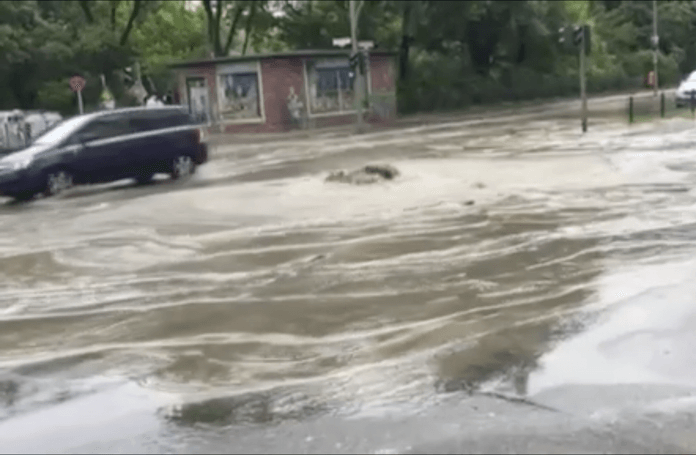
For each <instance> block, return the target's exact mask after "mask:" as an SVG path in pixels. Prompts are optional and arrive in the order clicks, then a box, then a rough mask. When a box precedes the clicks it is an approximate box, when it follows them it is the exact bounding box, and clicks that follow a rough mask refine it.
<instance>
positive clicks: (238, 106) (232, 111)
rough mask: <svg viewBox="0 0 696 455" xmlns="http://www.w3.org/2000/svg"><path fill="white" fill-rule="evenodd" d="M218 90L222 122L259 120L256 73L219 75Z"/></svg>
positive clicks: (259, 107)
mask: <svg viewBox="0 0 696 455" xmlns="http://www.w3.org/2000/svg"><path fill="white" fill-rule="evenodd" d="M218 90H219V96H218V101H219V104H220V117H221V118H222V120H239V119H253V118H261V106H260V104H259V98H260V97H259V83H258V74H257V73H256V72H249V73H226V74H220V75H219V76H218Z"/></svg>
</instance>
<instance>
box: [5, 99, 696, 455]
mask: <svg viewBox="0 0 696 455" xmlns="http://www.w3.org/2000/svg"><path fill="white" fill-rule="evenodd" d="M624 101H625V100H623V99H618V100H616V101H612V100H609V101H605V103H604V104H601V103H595V104H594V106H595V107H594V109H595V111H594V117H593V118H594V121H593V122H591V123H590V128H591V131H590V133H589V134H587V135H585V136H581V135H580V133H579V125H578V121H577V120H576V119H574V118H573V116H574V115H575V111H574V110H573V109H574V106H569V105H567V104H559V105H555V106H551V107H549V106H547V107H546V108H545V109H528V110H527V111H523V112H517V113H505V112H503V113H500V114H499V115H498V116H496V117H495V118H487V119H481V120H476V119H463V120H458V121H452V122H449V123H447V124H440V125H429V126H422V127H411V128H405V129H401V130H391V131H381V132H376V133H371V134H368V135H364V136H358V137H347V136H344V135H341V134H319V135H317V136H315V137H311V138H297V139H292V140H290V139H286V140H282V141H275V142H274V141H266V142H263V143H253V142H249V143H243V144H239V143H237V144H235V145H233V146H220V147H218V148H217V149H216V150H215V153H214V159H213V160H212V161H211V162H210V163H208V164H207V165H205V166H203V167H202V168H201V169H199V173H198V174H197V175H196V176H195V177H194V179H193V180H191V181H189V182H185V183H173V182H169V181H167V180H166V179H164V180H161V181H158V182H156V183H155V184H153V185H148V186H144V187H136V186H134V185H131V184H128V183H123V184H115V185H109V186H103V187H90V188H79V189H75V190H73V191H72V192H71V193H70V194H67V195H65V196H63V197H60V198H56V199H46V200H37V201H35V202H34V203H32V204H11V203H6V204H4V205H3V206H2V207H0V232H2V233H3V235H2V237H0V258H1V259H0V260H1V261H2V267H0V289H1V291H0V451H2V452H14V453H17V452H46V453H48V452H71V453H78V452H146V453H163V452H195V453H210V452H216V453H220V452H231V453H250V452H253V453H264V452H312V453H326V452H350V453H365V452H370V453H398V452H431V453H432V452H465V453H466V452H469V453H486V452H508V453H519V452H529V453H534V452H555V453H560V452H566V453H571V452H572V453H596V452H622V453H646V452H657V453H659V452H666V453H674V452H677V451H680V452H693V451H694V450H696V438H694V437H693V436H692V434H693V431H692V430H693V427H694V425H693V416H694V409H695V408H694V390H696V379H694V378H696V374H694V373H696V371H695V370H696V367H694V365H696V362H694V360H696V359H695V358H694V354H693V352H694V351H693V349H692V346H693V345H694V342H695V341H696V339H695V337H696V335H694V333H696V331H694V328H696V310H694V308H695V307H694V302H693V300H694V297H693V296H694V295H696V293H694V292H693V291H694V290H696V289H693V286H694V285H693V284H692V283H694V280H693V279H692V278H693V276H692V275H693V274H694V273H696V267H694V266H695V265H696V263H695V262H694V260H693V257H694V254H693V248H694V247H693V239H694V238H695V236H696V234H694V233H693V232H694V226H695V223H696V209H695V207H696V193H694V191H693V190H692V188H693V185H692V183H693V181H694V179H696V157H695V156H694V155H693V149H694V143H696V130H695V129H694V125H693V123H692V122H689V121H684V120H675V121H670V122H664V123H661V124H658V123H654V124H643V125H636V126H633V127H631V128H627V127H626V125H625V124H624V119H622V118H621V116H620V115H621V113H622V110H623V102H624ZM591 106H592V105H591ZM368 162H388V163H390V164H392V165H394V166H396V167H397V168H398V169H399V170H400V171H401V174H402V175H401V176H400V178H399V179H397V180H395V181H393V182H388V183H384V184H378V185H372V186H360V187H355V186H348V185H340V184H327V183H324V181H323V179H324V177H325V176H326V175H327V174H328V172H329V171H331V170H334V169H337V168H352V167H356V166H360V165H363V164H366V163H368ZM472 200H473V201H474V202H475V203H474V205H471V204H470V203H469V201H472Z"/></svg>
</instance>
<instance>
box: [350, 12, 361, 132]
mask: <svg viewBox="0 0 696 455" xmlns="http://www.w3.org/2000/svg"><path fill="white" fill-rule="evenodd" d="M348 7H349V13H350V41H351V50H352V54H353V55H358V40H357V34H358V15H359V14H360V9H361V7H362V1H356V0H350V1H349V2H348ZM353 93H354V98H355V104H356V111H357V119H356V120H357V131H358V133H362V132H363V130H364V125H363V105H364V100H363V96H364V94H363V74H362V70H361V68H360V65H356V68H355V90H354V92H353Z"/></svg>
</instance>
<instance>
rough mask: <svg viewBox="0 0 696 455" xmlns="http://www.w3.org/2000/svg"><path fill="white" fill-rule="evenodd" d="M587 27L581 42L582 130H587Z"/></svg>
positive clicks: (584, 29) (583, 30)
mask: <svg viewBox="0 0 696 455" xmlns="http://www.w3.org/2000/svg"><path fill="white" fill-rule="evenodd" d="M586 31H587V29H586V28H584V27H583V29H582V41H581V42H580V98H581V100H582V108H581V112H580V116H581V118H582V132H583V133H586V132H587V90H586V81H585V39H586V36H585V33H586Z"/></svg>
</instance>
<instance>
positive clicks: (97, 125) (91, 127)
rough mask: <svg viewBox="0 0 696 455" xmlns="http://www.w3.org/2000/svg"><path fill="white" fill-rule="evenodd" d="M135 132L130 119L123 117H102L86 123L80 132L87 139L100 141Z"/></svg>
mask: <svg viewBox="0 0 696 455" xmlns="http://www.w3.org/2000/svg"><path fill="white" fill-rule="evenodd" d="M133 132H134V131H133V129H132V128H131V127H130V125H129V124H128V121H127V120H126V119H125V118H123V117H101V118H98V119H95V120H94V121H92V122H90V123H89V124H88V125H86V126H85V127H84V128H83V129H82V131H80V133H79V134H80V136H81V137H82V138H83V140H85V141H98V140H102V139H111V138H115V137H118V136H123V135H126V134H131V133H133Z"/></svg>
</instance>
